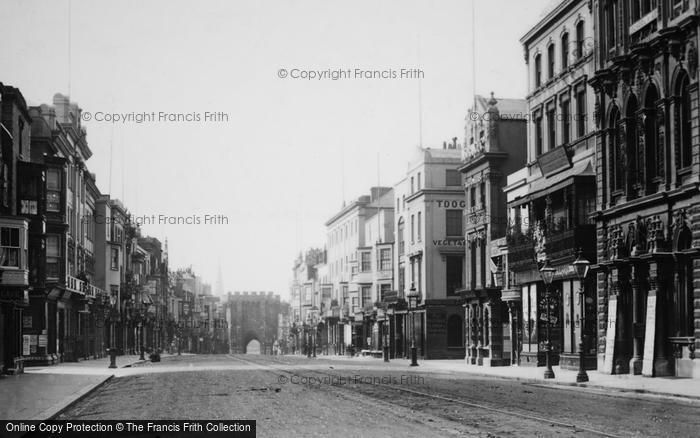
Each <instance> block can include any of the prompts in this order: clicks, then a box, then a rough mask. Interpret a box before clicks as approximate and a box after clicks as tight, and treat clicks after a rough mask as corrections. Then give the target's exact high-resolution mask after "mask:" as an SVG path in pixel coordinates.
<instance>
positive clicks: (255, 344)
mask: <svg viewBox="0 0 700 438" xmlns="http://www.w3.org/2000/svg"><path fill="white" fill-rule="evenodd" d="M261 347H262V344H260V341H258V340H257V339H251V340H250V341H248V343H247V344H246V346H245V354H260V353H261V352H262V351H261Z"/></svg>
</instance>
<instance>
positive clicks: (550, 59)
mask: <svg viewBox="0 0 700 438" xmlns="http://www.w3.org/2000/svg"><path fill="white" fill-rule="evenodd" d="M553 77H554V44H550V45H549V46H548V47H547V79H552V78H553Z"/></svg>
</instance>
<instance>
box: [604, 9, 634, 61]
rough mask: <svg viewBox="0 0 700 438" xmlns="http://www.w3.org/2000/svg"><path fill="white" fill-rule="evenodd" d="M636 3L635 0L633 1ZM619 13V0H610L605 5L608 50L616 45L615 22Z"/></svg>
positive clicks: (605, 29)
mask: <svg viewBox="0 0 700 438" xmlns="http://www.w3.org/2000/svg"><path fill="white" fill-rule="evenodd" d="M632 3H634V1H633V2H632ZM616 13H617V1H609V2H607V4H606V5H605V28H604V31H605V36H606V42H607V47H608V50H609V49H612V48H614V47H615V45H616V39H615V23H617V22H618V20H616V19H615V16H616Z"/></svg>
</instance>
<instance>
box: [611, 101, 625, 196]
mask: <svg viewBox="0 0 700 438" xmlns="http://www.w3.org/2000/svg"><path fill="white" fill-rule="evenodd" d="M609 128H610V129H609V130H608V133H609V134H608V148H609V150H608V157H609V161H608V163H609V166H610V167H609V175H610V189H611V191H613V192H614V191H616V190H620V189H622V187H623V184H624V178H623V174H624V171H623V167H622V163H621V158H622V155H621V154H620V151H621V148H622V147H624V140H623V139H622V138H621V133H620V130H621V128H620V111H618V109H617V107H615V108H613V109H612V112H611V113H610V125H609Z"/></svg>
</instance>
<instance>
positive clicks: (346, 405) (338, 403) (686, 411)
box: [58, 355, 700, 437]
mask: <svg viewBox="0 0 700 438" xmlns="http://www.w3.org/2000/svg"><path fill="white" fill-rule="evenodd" d="M698 414H700V401H698V402H694V401H689V400H687V399H674V398H670V397H659V396H649V395H642V394H628V393H626V394H623V393H615V392H609V391H608V392H606V393H603V392H602V391H599V390H595V389H589V388H581V387H566V386H554V385H544V384H530V383H523V382H519V381H515V380H508V379H497V378H490V377H477V376H472V375H465V374H463V373H453V372H433V371H431V372H430V373H427V372H425V371H422V370H421V369H420V367H418V368H409V367H407V366H405V362H403V361H395V362H391V363H388V364H386V363H383V362H381V361H380V360H358V359H333V360H328V359H322V358H318V359H307V358H304V357H299V356H257V355H203V356H199V355H198V356H194V355H187V356H173V357H167V358H164V360H163V362H161V363H155V364H154V363H150V362H147V363H143V364H138V365H135V366H134V367H131V368H125V369H120V370H119V373H117V375H116V377H115V378H114V379H112V380H110V381H109V382H108V383H107V384H105V385H104V386H102V387H101V388H100V389H99V390H97V391H96V392H94V393H93V394H91V395H90V396H88V397H86V398H85V399H83V400H82V401H80V402H79V403H78V404H76V405H74V406H73V407H72V408H70V409H69V410H67V411H65V412H63V413H62V414H61V416H59V417H58V419H92V420H106V419H115V418H129V419H181V418H185V417H187V418H188V419H230V418H239V419H254V420H257V422H258V423H257V424H258V434H259V436H271V437H272V436H295V435H301V434H304V435H305V436H329V435H332V434H336V435H337V436H404V437H413V436H415V437H425V436H475V437H494V436H518V437H521V436H538V437H548V436H577V437H587V436H625V437H628V436H655V437H663V436H676V437H685V436H693V435H694V433H695V432H694V431H696V430H698V427H699V426H700V415H698Z"/></svg>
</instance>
